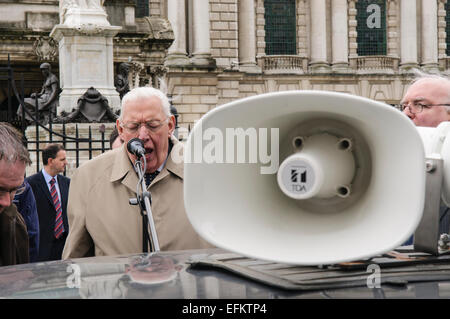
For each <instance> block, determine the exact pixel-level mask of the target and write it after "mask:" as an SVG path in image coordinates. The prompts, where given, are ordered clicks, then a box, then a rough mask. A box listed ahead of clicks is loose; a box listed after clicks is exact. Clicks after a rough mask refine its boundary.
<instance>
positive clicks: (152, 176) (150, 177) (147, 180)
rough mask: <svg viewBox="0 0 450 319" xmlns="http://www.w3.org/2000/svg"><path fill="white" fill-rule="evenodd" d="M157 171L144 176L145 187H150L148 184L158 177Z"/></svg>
mask: <svg viewBox="0 0 450 319" xmlns="http://www.w3.org/2000/svg"><path fill="white" fill-rule="evenodd" d="M158 174H159V171H154V172H153V173H146V174H145V184H146V185H147V187H148V186H149V185H150V183H151V182H152V181H153V180H154V179H155V178H156V176H158Z"/></svg>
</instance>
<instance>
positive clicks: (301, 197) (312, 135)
mask: <svg viewBox="0 0 450 319" xmlns="http://www.w3.org/2000/svg"><path fill="white" fill-rule="evenodd" d="M269 133H270V134H269ZM269 135H270V136H269ZM274 136H275V137H276V138H273V137H274ZM269 150H270V151H271V153H270V154H268V153H269ZM275 151H276V154H275ZM278 151H279V152H278ZM200 153H201V154H200ZM424 154H425V153H424V148H423V143H422V140H421V137H420V135H419V133H418V130H417V129H416V127H415V126H414V125H413V123H412V122H411V121H410V120H409V119H408V118H407V117H406V116H405V115H403V114H401V113H400V112H399V111H398V110H396V109H394V108H393V107H391V106H389V105H386V104H383V103H380V102H376V101H373V100H369V99H366V98H362V97H357V96H353V95H348V94H342V93H334V92H324V91H288V92H278V93H269V94H263V95H259V96H254V97H250V98H245V99H241V100H238V101H234V102H231V103H229V104H226V105H223V106H220V107H217V108H216V109H214V110H212V111H210V112H209V113H207V114H206V115H205V116H204V117H203V118H202V119H201V120H200V121H199V122H197V124H196V125H195V126H194V128H193V130H192V132H191V134H190V135H189V138H188V140H187V143H186V149H185V169H184V200H185V207H186V211H187V214H188V218H189V220H190V222H191V224H192V225H193V227H194V229H195V230H196V231H197V232H198V233H199V234H200V235H201V236H202V237H203V238H204V239H206V240H207V241H209V242H210V243H212V244H213V245H215V246H217V247H221V248H224V249H226V250H229V251H233V252H237V253H240V254H243V255H245V256H248V257H252V258H258V259H265V260H271V261H276V262H283V263H288V264H299V265H316V264H333V263H338V262H346V261H354V260H357V259H364V258H368V257H372V256H374V255H377V254H380V253H384V252H387V251H389V250H392V249H394V248H396V247H398V246H400V245H401V244H402V243H404V242H405V241H406V240H407V239H408V238H409V237H410V236H411V234H413V233H414V231H415V229H416V227H417V225H418V224H419V222H420V220H421V217H422V210H423V207H424V193H425V161H424V156H425V155H424ZM196 159H197V160H196ZM268 159H272V163H271V164H273V163H277V164H278V161H279V163H280V165H279V169H278V170H276V169H274V170H273V171H271V172H270V173H271V174H267V170H266V171H264V170H262V168H267V166H268V163H269V161H268Z"/></svg>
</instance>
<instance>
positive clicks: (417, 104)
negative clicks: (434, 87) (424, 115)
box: [397, 102, 450, 114]
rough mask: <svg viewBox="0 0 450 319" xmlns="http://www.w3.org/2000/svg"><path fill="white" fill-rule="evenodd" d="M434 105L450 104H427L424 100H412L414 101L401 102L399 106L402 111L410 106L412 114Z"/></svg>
mask: <svg viewBox="0 0 450 319" xmlns="http://www.w3.org/2000/svg"><path fill="white" fill-rule="evenodd" d="M432 106H450V104H425V103H422V102H412V103H401V104H399V105H398V106H397V108H398V109H399V110H400V111H402V112H403V111H404V110H405V109H406V108H409V111H410V112H411V113H412V114H417V113H420V112H422V111H423V109H429V108H431V107H432Z"/></svg>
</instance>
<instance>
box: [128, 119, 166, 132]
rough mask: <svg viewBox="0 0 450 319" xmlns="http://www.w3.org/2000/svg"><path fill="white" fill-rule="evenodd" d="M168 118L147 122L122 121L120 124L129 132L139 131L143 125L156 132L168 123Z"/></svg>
mask: <svg viewBox="0 0 450 319" xmlns="http://www.w3.org/2000/svg"><path fill="white" fill-rule="evenodd" d="M167 120H168V118H166V119H165V120H163V121H159V120H151V121H147V122H128V123H121V124H120V126H121V127H123V128H124V129H125V130H126V131H128V132H129V133H133V134H134V133H137V132H138V131H139V129H140V128H141V126H144V127H145V128H146V129H147V130H148V131H150V132H153V133H156V132H158V130H159V129H160V128H161V127H162V126H163V125H164V124H165V123H167Z"/></svg>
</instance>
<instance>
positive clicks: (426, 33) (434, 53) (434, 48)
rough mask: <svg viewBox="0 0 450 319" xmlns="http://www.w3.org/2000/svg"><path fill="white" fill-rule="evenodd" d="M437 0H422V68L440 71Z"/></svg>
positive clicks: (429, 70)
mask: <svg viewBox="0 0 450 319" xmlns="http://www.w3.org/2000/svg"><path fill="white" fill-rule="evenodd" d="M437 14H438V7H437V0H431V1H430V0H422V68H423V69H424V70H426V71H428V72H439V67H438V17H437Z"/></svg>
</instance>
